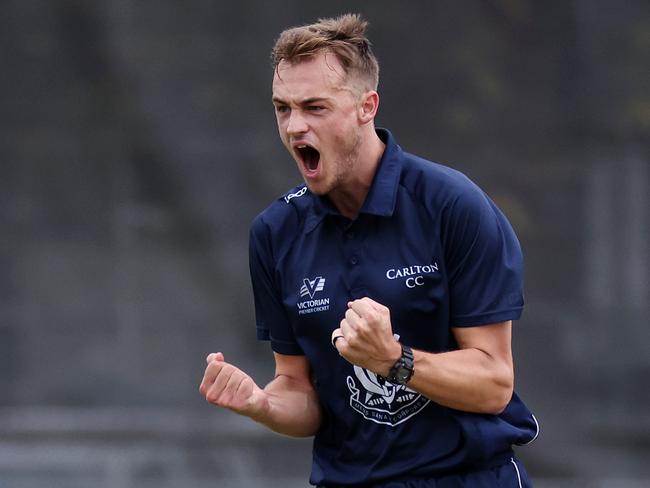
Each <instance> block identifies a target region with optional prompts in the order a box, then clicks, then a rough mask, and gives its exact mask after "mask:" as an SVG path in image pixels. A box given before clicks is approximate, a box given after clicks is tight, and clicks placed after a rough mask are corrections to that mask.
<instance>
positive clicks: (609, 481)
mask: <svg viewBox="0 0 650 488" xmlns="http://www.w3.org/2000/svg"><path fill="white" fill-rule="evenodd" d="M346 11H359V12H362V13H363V14H364V15H365V16H366V18H368V19H369V20H370V22H371V28H370V32H369V35H370V37H371V39H372V41H373V43H374V49H375V52H376V54H377V56H378V58H379V60H380V64H381V69H382V74H381V85H380V94H381V96H382V98H381V108H380V113H379V116H378V119H377V123H378V125H380V126H386V127H389V128H390V129H391V130H392V131H393V133H394V135H395V136H396V138H397V140H398V142H399V143H400V144H401V145H402V146H403V147H404V148H406V149H407V150H409V151H410V152H414V153H417V154H419V155H421V156H424V157H427V158H429V159H433V160H436V161H439V162H443V163H446V164H448V165H451V166H453V167H455V168H458V169H460V170H461V171H464V172H465V173H467V174H468V175H469V176H470V177H472V178H473V179H474V180H475V181H476V182H478V183H479V184H480V185H481V186H482V187H483V188H484V189H485V190H486V191H487V192H488V193H489V194H490V195H491V196H492V197H493V198H494V199H495V200H496V201H497V202H498V204H499V205H500V206H501V207H502V208H503V210H504V211H505V213H506V214H507V215H508V217H509V218H510V220H511V221H512V223H513V225H514V227H515V229H516V231H517V233H518V235H519V237H520V239H521V242H522V245H523V247H524V251H525V253H526V283H527V309H526V312H525V315H524V317H523V319H522V320H521V321H520V322H518V323H517V324H516V326H515V330H514V348H515V359H516V367H517V371H516V373H517V385H516V387H517V390H518V391H519V393H520V394H521V395H522V396H523V398H524V399H525V400H526V402H527V403H528V404H529V406H530V407H531V408H532V409H533V410H534V411H535V413H536V415H537V417H538V419H539V420H540V423H541V425H542V433H541V435H540V437H539V439H538V440H537V441H536V442H535V443H534V444H532V445H530V446H528V447H526V448H523V449H520V450H519V451H518V452H519V455H520V456H521V457H522V458H523V459H524V461H525V462H526V464H527V466H528V469H529V471H530V473H531V475H532V476H533V478H534V479H535V480H536V482H537V483H536V486H538V487H568V486H571V487H573V486H580V487H582V486H602V487H637V486H639V487H640V486H647V485H648V482H649V481H650V463H648V459H650V457H649V455H650V408H649V406H648V405H649V404H650V385H649V383H650V354H649V346H648V344H649V342H650V328H649V327H648V319H647V317H648V312H649V310H648V308H649V307H648V298H649V288H650V284H649V283H648V269H649V268H650V262H649V261H650V257H649V253H650V249H649V247H650V246H649V244H648V236H649V234H650V217H649V212H650V202H649V200H650V197H649V195H648V193H649V192H648V188H649V185H650V174H649V173H650V171H649V166H650V164H649V163H650V159H649V149H648V134H649V131H650V93H649V90H648V80H649V79H650V69H649V60H650V3H648V2H647V1H645V0H636V1H634V0H630V1H605V0H591V1H587V0H573V1H541V0H491V1H488V0H485V1H478V0H461V1H455V2H442V1H412V2H389V1H383V0H382V1H373V2H358V1H357V2H342V1H332V2H327V3H325V2H322V3H317V2H299V1H297V0H293V1H278V2H251V1H240V2H218V1H214V0H191V1H190V0H187V1H184V2H180V1H179V2H173V1H171V0H156V1H154V0H112V1H111V0H101V1H99V0H98V1H94V2H90V1H81V0H77V1H75V0H68V1H47V0H4V1H3V2H2V5H1V6H0V265H1V267H0V269H1V270H2V272H1V273H0V487H1V488H26V487H30V488H31V487H47V488H49V487H56V488H58V487H61V488H64V487H65V488H72V487H84V488H85V487H90V486H93V487H98V486H99V487H105V488H131V487H138V488H140V487H144V488H146V487H153V486H156V487H157V488H166V487H197V488H198V487H208V486H209V487H251V486H265V487H294V486H295V487H302V486H307V478H308V473H309V468H310V459H309V451H310V442H309V441H308V440H293V439H288V438H284V437H281V436H277V435H274V434H271V433H269V432H267V431H266V430H265V429H263V428H261V427H259V426H257V425H256V424H254V423H252V422H250V421H247V420H246V419H242V418H239V417H237V416H235V415H234V414H230V413H228V412H222V411H218V410H217V409H215V408H213V407H210V406H209V405H207V404H206V403H205V401H204V400H203V399H202V398H201V396H200V395H199V394H198V391H197V387H198V383H199V381H200V379H201V376H202V372H203V369H204V358H205V355H206V354H207V353H208V352H211V351H214V350H222V351H224V352H225V354H226V358H228V359H229V360H230V361H232V362H234V363H236V364H238V365H240V366H241V367H242V368H244V369H246V370H247V371H249V372H250V373H251V374H252V375H253V376H254V377H255V378H256V379H257V380H258V382H260V383H265V382H267V381H268V380H270V379H271V377H272V374H273V370H272V356H271V352H270V350H269V348H268V345H267V344H263V343H258V342H257V341H256V340H255V337H254V322H253V310H252V299H251V292H250V285H249V281H248V268H247V266H248V264H247V239H248V226H249V223H250V221H251V220H252V219H253V218H254V216H255V215H256V214H257V213H258V212H260V211H261V210H262V209H263V208H264V207H265V206H266V205H267V204H268V203H269V202H270V201H271V200H272V199H273V198H275V197H277V196H278V195H279V194H281V193H282V192H284V191H285V190H286V189H288V188H290V187H292V186H293V185H295V184H297V183H298V182H299V175H298V173H297V172H296V169H295V167H294V163H293V162H292V160H291V159H290V158H289V156H288V155H287V154H286V153H285V152H284V149H283V148H282V146H281V144H280V142H279V139H278V137H277V132H276V128H275V120H274V116H273V111H272V107H271V103H270V81H271V70H270V65H269V58H268V56H269V51H270V48H271V46H272V44H273V41H274V39H275V38H276V36H277V35H278V33H279V32H280V31H281V30H282V29H283V28H285V27H288V26H292V25H297V24H301V23H305V22H309V21H312V20H314V19H316V18H317V17H321V16H329V15H336V14H339V13H343V12H346ZM432 435H435V433H432Z"/></svg>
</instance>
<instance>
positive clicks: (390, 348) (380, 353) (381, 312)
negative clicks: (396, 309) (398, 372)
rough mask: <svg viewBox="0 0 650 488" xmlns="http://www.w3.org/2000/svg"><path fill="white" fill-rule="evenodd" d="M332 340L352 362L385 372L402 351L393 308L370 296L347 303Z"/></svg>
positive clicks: (342, 354)
mask: <svg viewBox="0 0 650 488" xmlns="http://www.w3.org/2000/svg"><path fill="white" fill-rule="evenodd" d="M332 343H333V344H334V347H336V349H337V350H338V352H339V354H340V355H341V356H343V357H344V358H345V359H347V360H348V361H349V362H351V363H352V364H355V365H357V366H360V367H362V368H366V369H368V370H370V371H372V372H374V373H376V374H379V375H382V376H386V375H387V374H388V372H389V371H390V368H391V367H392V366H393V364H395V361H397V360H398V359H399V357H400V356H401V354H402V347H401V346H400V345H399V343H398V342H397V340H396V339H395V338H394V337H393V329H392V326H391V322H390V310H389V309H388V308H387V307H385V306H384V305H382V304H381V303H377V302H376V301H374V300H372V299H370V298H367V297H365V298H361V299H360V300H354V301H351V302H349V303H348V309H347V311H346V312H345V317H344V318H343V320H341V324H340V327H339V328H338V329H335V330H334V332H332Z"/></svg>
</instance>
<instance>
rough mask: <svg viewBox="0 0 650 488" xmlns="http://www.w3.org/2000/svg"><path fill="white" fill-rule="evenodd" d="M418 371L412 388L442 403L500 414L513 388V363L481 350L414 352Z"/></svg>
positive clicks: (457, 408)
mask: <svg viewBox="0 0 650 488" xmlns="http://www.w3.org/2000/svg"><path fill="white" fill-rule="evenodd" d="M414 357H415V374H414V375H413V377H412V378H411V380H410V381H409V383H408V385H407V386H408V387H409V388H411V389H413V390H416V391H418V392H419V393H421V394H423V395H424V396H426V397H427V398H430V399H431V400H433V401H434V402H436V403H439V404H440V405H444V406H446V407H450V408H454V409H456V410H463V411H468V412H476V413H492V414H498V413H500V412H501V411H503V409H504V408H505V407H506V405H507V404H508V402H509V401H510V398H511V397H512V391H513V372H512V366H511V364H508V362H506V361H501V360H498V359H496V358H494V357H491V356H490V355H489V354H488V353H486V352H484V351H481V350H480V349H474V348H468V349H460V350H456V351H450V352H445V353H439V354H433V353H427V352H423V351H414Z"/></svg>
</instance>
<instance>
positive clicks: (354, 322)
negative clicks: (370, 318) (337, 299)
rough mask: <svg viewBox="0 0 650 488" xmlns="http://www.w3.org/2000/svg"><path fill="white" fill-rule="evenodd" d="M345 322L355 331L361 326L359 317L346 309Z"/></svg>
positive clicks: (351, 310) (349, 309)
mask: <svg viewBox="0 0 650 488" xmlns="http://www.w3.org/2000/svg"><path fill="white" fill-rule="evenodd" d="M345 320H346V321H347V322H348V324H349V325H350V327H351V328H352V329H356V328H358V327H359V326H361V316H360V315H359V314H358V313H357V312H355V311H354V310H353V309H351V308H348V309H347V310H346V311H345Z"/></svg>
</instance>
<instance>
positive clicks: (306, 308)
mask: <svg viewBox="0 0 650 488" xmlns="http://www.w3.org/2000/svg"><path fill="white" fill-rule="evenodd" d="M302 283H303V285H302V286H301V287H300V298H306V299H307V300H304V301H302V302H298V303H297V306H298V313H299V314H300V315H304V314H309V313H314V312H324V311H325V310H329V308H330V299H329V298H328V297H323V298H320V297H319V298H314V297H315V296H316V294H317V293H319V292H322V291H323V290H324V289H325V278H323V277H322V276H317V277H316V278H314V279H313V280H310V279H309V278H305V279H304V280H302Z"/></svg>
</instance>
